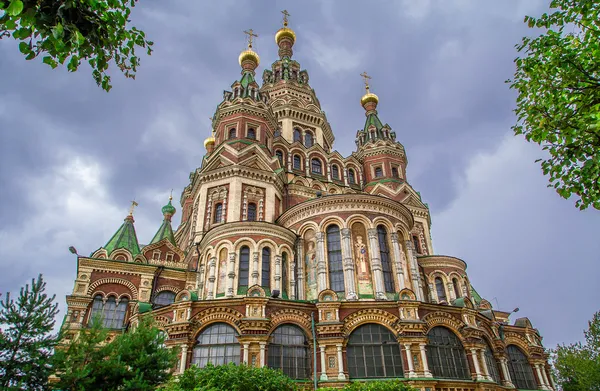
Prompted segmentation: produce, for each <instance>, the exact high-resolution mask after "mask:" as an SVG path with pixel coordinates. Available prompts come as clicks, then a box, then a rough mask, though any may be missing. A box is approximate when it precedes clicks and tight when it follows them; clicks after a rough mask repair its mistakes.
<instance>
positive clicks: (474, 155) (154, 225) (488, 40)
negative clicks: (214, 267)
mask: <svg viewBox="0 0 600 391" xmlns="http://www.w3.org/2000/svg"><path fill="white" fill-rule="evenodd" d="M547 3H548V1H534V0H523V1H516V0H506V1H502V2H498V1H491V0H489V1H480V0H471V1H462V0H460V1H459V0H452V1H448V0H444V1H429V0H418V1H417V0H406V1H401V0H396V1H377V2H369V6H368V7H366V5H365V3H364V2H359V1H348V0H344V1H327V2H317V1H303V2H297V1H294V2H291V1H290V2H288V1H277V2H267V1H256V0H255V1H230V0H220V1H219V2H204V1H203V2H199V1H193V2H192V1H185V0H181V1H175V0H170V1H169V2H168V5H167V3H166V2H152V1H147V0H142V1H141V2H140V4H139V6H137V7H136V8H135V9H134V12H133V17H132V19H133V24H134V25H136V26H137V27H139V28H141V29H143V30H145V31H146V33H147V35H148V36H149V38H150V39H151V40H153V41H154V42H155V46H154V49H155V52H154V54H153V55H152V56H151V57H147V56H143V57H142V65H141V67H140V70H139V73H138V75H137V80H135V81H132V80H126V79H125V78H124V77H122V76H121V75H120V74H118V73H115V74H114V75H113V81H114V88H113V90H112V91H111V92H110V93H108V94H107V93H105V92H104V91H102V90H101V89H100V88H98V87H97V86H96V85H95V83H94V81H93V79H92V77H91V74H90V71H89V69H88V68H86V67H85V66H84V67H82V68H81V70H80V71H79V72H77V73H75V74H68V73H67V72H66V70H64V69H56V70H51V69H50V68H49V67H47V66H46V65H43V64H41V62H40V61H25V60H24V59H23V56H22V55H21V54H20V53H19V51H18V48H17V44H16V43H15V42H14V41H9V40H2V41H0V75H2V78H1V82H0V101H1V102H2V104H0V200H1V202H0V216H1V219H0V244H1V245H0V268H1V270H2V273H0V292H5V291H7V290H9V291H16V290H18V287H19V286H21V285H22V284H24V283H25V282H27V281H28V280H29V279H30V278H32V277H34V276H36V275H37V273H39V272H41V273H43V274H44V276H45V277H46V279H47V280H48V284H49V290H50V291H51V292H53V293H56V294H57V296H58V300H59V302H60V303H61V308H64V296H65V295H66V294H68V293H69V292H70V290H71V289H72V286H73V280H74V277H75V257H74V256H73V255H71V254H70V253H69V251H68V247H69V246H70V245H74V246H75V247H77V249H78V250H79V252H80V253H82V254H89V253H91V252H92V251H94V250H95V249H97V248H98V247H100V246H102V245H104V244H105V243H106V241H107V240H108V239H109V237H110V236H111V235H112V233H114V231H115V230H116V229H117V228H118V226H119V225H120V224H121V222H122V220H123V218H124V217H125V216H126V214H127V210H128V207H129V205H130V200H131V199H133V198H135V199H136V200H137V201H138V202H139V204H140V206H139V207H138V209H137V210H136V214H135V219H136V229H137V233H138V237H139V240H140V242H141V243H147V242H148V241H149V240H150V239H151V238H152V235H153V234H154V232H155V231H156V230H157V229H158V227H159V225H160V222H161V220H162V215H161V212H160V207H161V206H162V205H164V203H165V202H166V201H167V197H168V195H169V192H170V191H171V189H174V194H175V196H176V197H175V198H176V199H178V195H179V194H180V192H181V190H182V189H183V187H184V186H185V185H186V184H187V183H188V176H189V173H190V172H191V171H193V170H194V169H195V168H196V167H197V166H199V165H200V162H201V159H202V156H203V154H204V149H203V146H202V142H203V140H204V138H205V137H207V136H208V134H209V126H210V124H209V120H208V118H209V117H210V116H211V115H212V114H213V113H214V110H215V107H216V105H217V104H218V103H219V102H220V100H221V98H222V91H223V90H224V89H228V88H229V86H230V85H231V83H232V82H233V81H234V80H235V79H236V78H239V66H238V64H237V57H238V54H239V52H240V50H241V49H243V47H244V35H243V33H242V31H243V30H245V29H248V28H253V29H254V30H255V31H256V32H257V33H258V34H259V38H258V40H257V43H256V45H255V48H256V50H257V51H258V53H259V54H260V56H261V59H262V64H261V66H260V67H259V69H258V72H257V73H258V75H259V79H260V75H261V74H262V70H263V69H264V68H265V67H266V66H269V64H270V63H271V62H273V61H274V60H275V59H276V56H277V48H276V45H275V43H274V39H273V36H274V33H275V31H276V30H277V29H278V28H279V27H280V20H281V14H280V10H283V9H287V10H288V11H289V12H290V14H291V15H292V16H291V24H290V26H291V27H292V28H293V29H294V30H295V31H296V33H297V35H298V39H297V43H296V45H295V47H294V53H295V55H294V57H295V58H296V59H297V60H298V61H299V62H300V63H301V64H302V66H303V67H304V68H306V69H307V70H308V72H309V74H310V82H311V85H312V87H313V88H314V89H315V90H316V93H317V96H318V97H319V99H320V101H321V104H322V106H323V110H325V112H326V113H327V115H328V119H329V121H330V123H331V125H332V128H333V130H334V133H335V135H336V137H337V140H338V141H336V143H335V145H334V147H335V149H337V150H339V151H340V152H341V153H342V154H343V155H348V154H350V153H351V152H352V150H353V148H354V142H353V140H354V134H355V132H356V129H359V128H361V127H362V126H363V124H364V111H363V109H362V108H361V107H360V104H359V100H360V97H361V95H362V94H363V91H364V90H363V84H362V80H361V78H360V76H359V74H360V73H361V72H363V71H365V70H366V71H367V72H368V73H369V74H371V75H372V77H373V79H372V83H371V84H372V90H373V92H375V93H377V94H378V95H379V97H380V104H379V108H378V109H379V114H380V118H381V119H382V121H383V122H387V123H389V124H390V126H391V127H392V128H393V129H394V130H395V131H396V133H397V134H398V139H399V141H401V142H402V143H403V144H404V146H405V147H406V150H407V154H408V158H409V165H408V172H407V175H408V180H409V182H410V183H411V184H412V185H413V186H414V187H415V188H416V189H417V190H418V191H420V192H421V194H422V196H423V200H424V201H425V202H427V203H429V206H430V208H431V213H432V220H433V232H432V233H433V240H434V250H435V252H436V253H439V254H447V255H454V256H458V257H460V258H462V259H464V260H465V261H466V262H467V263H468V265H469V266H468V272H469V276H470V278H471V281H472V282H473V284H474V286H475V287H476V289H477V290H478V291H479V293H480V294H481V295H482V296H484V297H485V298H487V299H488V300H490V301H491V302H492V304H493V305H494V306H495V307H496V308H500V309H502V310H512V309H513V308H514V307H519V308H520V312H519V313H518V314H517V315H518V316H527V317H529V318H530V319H531V321H532V322H533V324H534V326H535V327H537V328H539V330H540V332H541V334H542V335H543V336H544V337H545V339H544V343H545V344H546V346H548V347H553V346H554V345H556V344H557V343H559V342H573V341H576V340H579V339H581V338H582V330H583V329H584V328H586V326H587V320H589V319H590V318H591V316H592V314H593V313H594V312H595V311H597V310H599V309H600V308H598V307H599V306H598V299H599V298H600V284H598V283H597V279H598V275H600V262H598V261H599V259H598V258H599V256H598V254H599V253H600V240H598V227H599V225H600V213H599V212H598V211H595V210H588V211H584V212H580V211H578V210H577V209H575V207H574V201H573V200H569V201H565V200H563V199H561V198H559V197H558V195H556V193H555V192H554V191H553V190H551V189H548V188H546V184H547V181H546V179H545V178H544V177H543V176H542V174H541V171H540V169H539V167H538V166H537V165H536V164H535V163H534V160H535V159H536V158H538V157H541V156H542V155H541V151H540V148H539V147H537V146H534V145H529V144H528V143H526V142H525V141H524V140H523V139H521V138H516V137H514V136H513V135H512V134H511V130H510V126H511V125H512V124H513V123H514V120H515V119H514V115H513V113H512V111H511V110H512V108H513V107H514V101H515V94H514V93H513V92H511V91H509V90H508V88H507V85H506V84H504V81H505V80H506V79H508V78H510V77H511V75H512V72H513V69H514V68H513V63H512V61H513V59H514V57H515V56H516V53H515V50H514V44H515V43H517V42H518V41H519V39H520V37H521V36H523V35H525V34H530V33H531V32H530V31H527V30H528V29H526V28H525V26H524V24H523V17H524V15H526V14H532V15H537V14H540V13H542V12H544V10H545V8H546V5H547ZM178 209H179V208H178ZM176 216H180V214H178V215H176ZM175 221H176V222H178V221H179V219H177V218H175ZM513 318H515V316H513ZM513 320H514V319H513Z"/></svg>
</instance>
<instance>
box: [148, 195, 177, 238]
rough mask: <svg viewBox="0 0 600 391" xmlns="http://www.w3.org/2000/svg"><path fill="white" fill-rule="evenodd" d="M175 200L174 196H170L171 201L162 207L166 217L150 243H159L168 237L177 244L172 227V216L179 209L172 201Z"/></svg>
mask: <svg viewBox="0 0 600 391" xmlns="http://www.w3.org/2000/svg"><path fill="white" fill-rule="evenodd" d="M172 200H173V196H170V197H169V203H168V204H167V205H165V206H163V207H162V209H161V211H162V213H163V216H164V219H163V222H162V224H161V225H160V228H159V229H158V231H157V232H156V234H155V235H154V237H153V238H152V241H151V242H150V244H154V243H158V242H160V241H161V240H163V239H167V240H168V241H169V242H171V244H173V245H174V246H176V245H177V244H176V243H175V235H174V234H173V228H172V227H171V218H172V217H173V215H174V214H175V212H176V211H177V210H176V209H175V207H174V206H173V204H172V203H171V201H172Z"/></svg>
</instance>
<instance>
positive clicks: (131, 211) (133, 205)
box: [129, 200, 139, 216]
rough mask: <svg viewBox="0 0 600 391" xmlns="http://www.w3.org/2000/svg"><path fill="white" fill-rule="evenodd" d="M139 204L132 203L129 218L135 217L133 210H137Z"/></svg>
mask: <svg viewBox="0 0 600 391" xmlns="http://www.w3.org/2000/svg"><path fill="white" fill-rule="evenodd" d="M138 205H139V204H138V203H137V202H135V200H134V201H131V206H130V207H129V216H133V210H134V209H135V207H136V206H138Z"/></svg>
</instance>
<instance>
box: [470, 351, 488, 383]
mask: <svg viewBox="0 0 600 391" xmlns="http://www.w3.org/2000/svg"><path fill="white" fill-rule="evenodd" d="M471 358H472V359H473V366H474V367H475V377H476V379H477V380H485V378H484V377H483V376H482V375H481V366H480V365H479V358H478V357H477V349H475V348H471Z"/></svg>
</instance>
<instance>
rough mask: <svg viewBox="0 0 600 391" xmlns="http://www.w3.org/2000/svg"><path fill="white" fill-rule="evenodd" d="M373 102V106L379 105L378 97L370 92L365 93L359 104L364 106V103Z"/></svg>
mask: <svg viewBox="0 0 600 391" xmlns="http://www.w3.org/2000/svg"><path fill="white" fill-rule="evenodd" d="M369 102H374V103H375V104H377V103H379V97H378V96H377V95H375V94H374V93H372V92H367V93H366V94H364V95H363V97H362V98H361V99H360V104H361V105H362V106H364V105H365V104H366V103H369Z"/></svg>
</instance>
